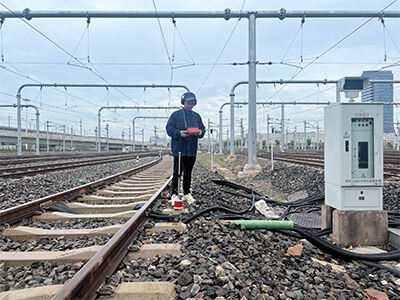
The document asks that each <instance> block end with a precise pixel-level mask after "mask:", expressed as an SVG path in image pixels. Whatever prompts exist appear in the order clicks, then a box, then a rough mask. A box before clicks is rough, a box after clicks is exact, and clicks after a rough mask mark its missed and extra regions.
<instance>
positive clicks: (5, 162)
mask: <svg viewBox="0 0 400 300" xmlns="http://www.w3.org/2000/svg"><path fill="white" fill-rule="evenodd" d="M141 153H144V152H142V151H141V152H135V154H139V155H140V154H141ZM129 154H132V153H131V152H120V151H113V152H102V153H97V152H86V153H79V152H73V153H67V154H60V153H52V154H47V153H46V154H40V156H37V155H23V156H15V155H2V156H0V165H1V166H16V165H23V164H34V163H40V162H50V161H57V160H73V159H74V160H76V159H85V158H92V157H97V158H98V157H107V156H123V155H129Z"/></svg>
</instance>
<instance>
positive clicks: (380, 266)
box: [359, 260, 400, 277]
mask: <svg viewBox="0 0 400 300" xmlns="http://www.w3.org/2000/svg"><path fill="white" fill-rule="evenodd" d="M359 262H360V263H362V264H364V265H366V266H368V267H372V268H376V269H381V270H386V271H389V272H390V273H392V274H394V275H396V276H399V277H400V270H397V269H394V268H391V267H388V266H384V265H381V264H376V263H373V262H370V261H365V260H359Z"/></svg>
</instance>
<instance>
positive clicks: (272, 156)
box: [271, 127, 275, 171]
mask: <svg viewBox="0 0 400 300" xmlns="http://www.w3.org/2000/svg"><path fill="white" fill-rule="evenodd" d="M271 130H272V133H274V127H272V128H271ZM272 138H273V137H272ZM274 147H275V143H274V142H272V144H271V171H273V170H274Z"/></svg>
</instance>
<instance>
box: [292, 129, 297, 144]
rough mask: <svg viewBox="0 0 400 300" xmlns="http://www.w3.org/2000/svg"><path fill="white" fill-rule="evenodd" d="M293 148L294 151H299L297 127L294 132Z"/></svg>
mask: <svg viewBox="0 0 400 300" xmlns="http://www.w3.org/2000/svg"><path fill="white" fill-rule="evenodd" d="M293 148H294V150H297V125H295V126H294V132H293Z"/></svg>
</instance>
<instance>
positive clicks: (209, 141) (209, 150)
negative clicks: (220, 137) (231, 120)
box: [207, 111, 222, 153]
mask: <svg viewBox="0 0 400 300" xmlns="http://www.w3.org/2000/svg"><path fill="white" fill-rule="evenodd" d="M220 113H221V114H222V112H221V111H220ZM221 121H222V120H221V119H220V123H219V124H220V125H219V126H220V127H221ZM207 129H208V130H207V133H208V153H210V152H211V137H210V131H211V130H210V119H208V122H207ZM219 153H222V148H221V141H219Z"/></svg>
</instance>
